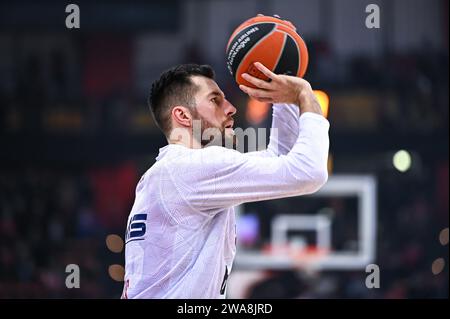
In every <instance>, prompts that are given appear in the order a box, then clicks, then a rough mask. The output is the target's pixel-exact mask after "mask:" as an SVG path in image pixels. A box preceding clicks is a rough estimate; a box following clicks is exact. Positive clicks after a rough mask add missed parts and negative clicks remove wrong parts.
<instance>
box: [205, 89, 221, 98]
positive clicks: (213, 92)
mask: <svg viewBox="0 0 450 319" xmlns="http://www.w3.org/2000/svg"><path fill="white" fill-rule="evenodd" d="M212 95H215V96H220V97H222V98H225V94H224V93H223V92H221V91H217V90H214V91H212V92H209V93H208V95H207V97H209V96H212Z"/></svg>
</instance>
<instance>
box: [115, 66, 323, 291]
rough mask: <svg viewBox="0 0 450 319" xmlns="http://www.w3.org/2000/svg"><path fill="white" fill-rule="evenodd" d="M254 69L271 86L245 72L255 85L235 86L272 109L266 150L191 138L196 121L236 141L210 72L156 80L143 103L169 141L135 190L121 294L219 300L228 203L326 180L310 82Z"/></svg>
mask: <svg viewBox="0 0 450 319" xmlns="http://www.w3.org/2000/svg"><path fill="white" fill-rule="evenodd" d="M255 66H256V67H257V68H258V69H259V70H260V71H261V72H262V73H264V74H265V75H266V76H267V77H268V78H269V79H270V81H268V82H266V81H263V80H260V79H257V78H255V77H252V76H250V75H248V74H244V78H245V79H246V80H247V81H249V82H250V83H252V84H254V85H255V86H256V87H257V88H250V87H246V86H242V85H241V86H240V88H241V90H243V91H244V92H245V93H247V94H248V95H249V96H251V97H253V98H255V99H257V100H259V101H264V102H270V103H273V123H272V131H271V136H270V141H269V145H268V148H267V149H266V150H263V151H257V152H249V153H245V154H243V153H240V152H238V151H236V150H233V149H229V148H225V147H222V146H223V145H222V146H220V145H219V146H218V145H213V146H210V145H209V144H210V142H211V139H210V138H206V139H203V138H202V136H201V135H199V134H195V131H196V129H195V126H196V125H197V124H201V130H200V131H201V133H205V132H206V130H211V129H212V130H213V131H214V130H216V131H217V132H219V133H220V134H221V136H222V138H221V140H222V142H223V143H225V142H226V141H230V140H233V138H234V134H233V115H234V114H235V113H236V108H235V107H234V106H233V105H232V104H231V103H230V102H229V101H228V100H227V99H226V97H225V95H224V93H223V92H222V90H221V89H220V88H219V86H218V85H217V83H216V82H215V81H214V72H213V70H212V69H211V68H210V67H209V66H206V65H201V66H199V65H193V64H188V65H179V66H176V67H174V68H172V69H170V70H168V71H166V72H165V73H163V74H162V75H161V77H160V79H159V80H157V81H156V82H155V83H153V86H152V89H151V94H150V98H149V104H150V108H151V112H152V114H153V117H154V120H155V121H156V123H157V124H158V126H159V127H160V129H161V130H162V132H163V133H164V134H165V136H166V138H167V141H168V145H167V146H165V147H163V148H161V149H160V151H159V155H158V156H157V158H156V163H155V164H154V165H153V166H152V167H151V168H150V169H149V170H148V171H147V172H146V173H145V174H144V175H143V176H142V178H141V180H140V182H139V183H138V185H137V188H136V199H135V203H134V205H133V208H132V210H131V213H130V216H129V218H128V227H127V233H126V249H125V264H126V272H125V286H124V290H123V294H122V298H183V299H184V298H224V297H225V294H226V280H227V277H228V275H229V273H230V271H231V267H232V264H233V259H234V256H235V252H236V225H235V214H234V208H233V207H234V206H236V205H239V204H242V203H245V202H252V201H262V200H268V199H275V198H282V197H288V196H298V195H304V194H311V193H313V192H316V191H317V190H319V189H320V188H321V186H322V185H324V183H325V182H326V181H327V178H328V174H327V157H328V147H329V140H328V129H329V123H328V121H327V120H326V119H325V118H324V117H323V116H322V111H321V108H320V106H319V103H318V101H317V99H316V97H315V95H314V93H313V91H312V89H311V86H310V84H309V83H308V82H307V81H305V80H303V79H301V78H298V77H292V76H287V75H277V74H274V73H272V72H271V71H270V70H269V69H267V68H266V67H264V66H263V65H262V64H261V63H256V64H255ZM196 123H197V124H196ZM274 129H277V130H278V134H272V132H274V131H275V130H274ZM197 135H199V136H197ZM276 135H278V137H279V138H277V136H276Z"/></svg>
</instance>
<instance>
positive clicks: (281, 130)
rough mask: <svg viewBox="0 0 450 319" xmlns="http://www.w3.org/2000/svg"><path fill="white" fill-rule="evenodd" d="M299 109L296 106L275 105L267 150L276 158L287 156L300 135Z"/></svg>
mask: <svg viewBox="0 0 450 319" xmlns="http://www.w3.org/2000/svg"><path fill="white" fill-rule="evenodd" d="M299 120H300V114H299V107H298V106H297V105H295V104H274V105H273V113H272V127H271V130H270V140H269V145H268V147H267V149H268V150H269V151H270V152H271V153H272V154H274V155H275V156H280V155H286V154H287V153H289V151H290V150H291V149H292V147H293V146H294V144H295V141H296V140H297V138H298V133H299Z"/></svg>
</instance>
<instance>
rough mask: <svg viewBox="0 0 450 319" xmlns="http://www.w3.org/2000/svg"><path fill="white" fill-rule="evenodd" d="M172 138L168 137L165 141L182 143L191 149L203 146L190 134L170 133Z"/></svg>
mask: <svg viewBox="0 0 450 319" xmlns="http://www.w3.org/2000/svg"><path fill="white" fill-rule="evenodd" d="M171 137H172V138H169V139H168V140H167V142H168V143H169V144H175V145H183V146H185V147H187V148H193V149H200V148H203V146H202V144H201V143H200V142H199V141H197V139H195V138H194V137H193V136H192V135H186V134H183V135H176V134H171Z"/></svg>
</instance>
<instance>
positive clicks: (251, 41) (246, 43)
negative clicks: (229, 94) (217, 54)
mask: <svg viewBox="0 0 450 319" xmlns="http://www.w3.org/2000/svg"><path fill="white" fill-rule="evenodd" d="M226 57H227V68H228V70H229V71H230V73H231V75H232V76H233V77H234V79H235V80H236V82H237V83H238V84H243V85H246V86H249V87H254V85H253V84H251V83H249V82H247V81H246V80H244V79H243V78H242V74H243V73H248V74H250V75H253V76H254V77H257V78H260V79H263V80H268V78H267V77H266V76H265V75H264V74H262V73H261V72H260V71H259V70H257V69H256V67H255V66H254V63H255V62H261V63H262V64H264V66H266V67H267V68H268V69H269V70H271V71H272V72H274V73H275V74H287V75H293V76H298V77H303V76H304V75H305V73H306V69H307V67H308V60H309V57H308V50H307V48H306V44H305V42H304V41H303V39H302V38H301V37H300V35H299V34H298V33H297V32H296V28H295V27H294V25H293V24H292V23H291V22H289V21H286V20H281V19H279V18H278V17H269V16H262V15H259V16H257V17H255V18H252V19H249V20H247V21H245V22H244V23H242V24H241V25H240V26H239V27H237V29H236V30H235V31H234V32H233V33H232V35H231V37H230V39H229V40H228V44H227V47H226Z"/></svg>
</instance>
